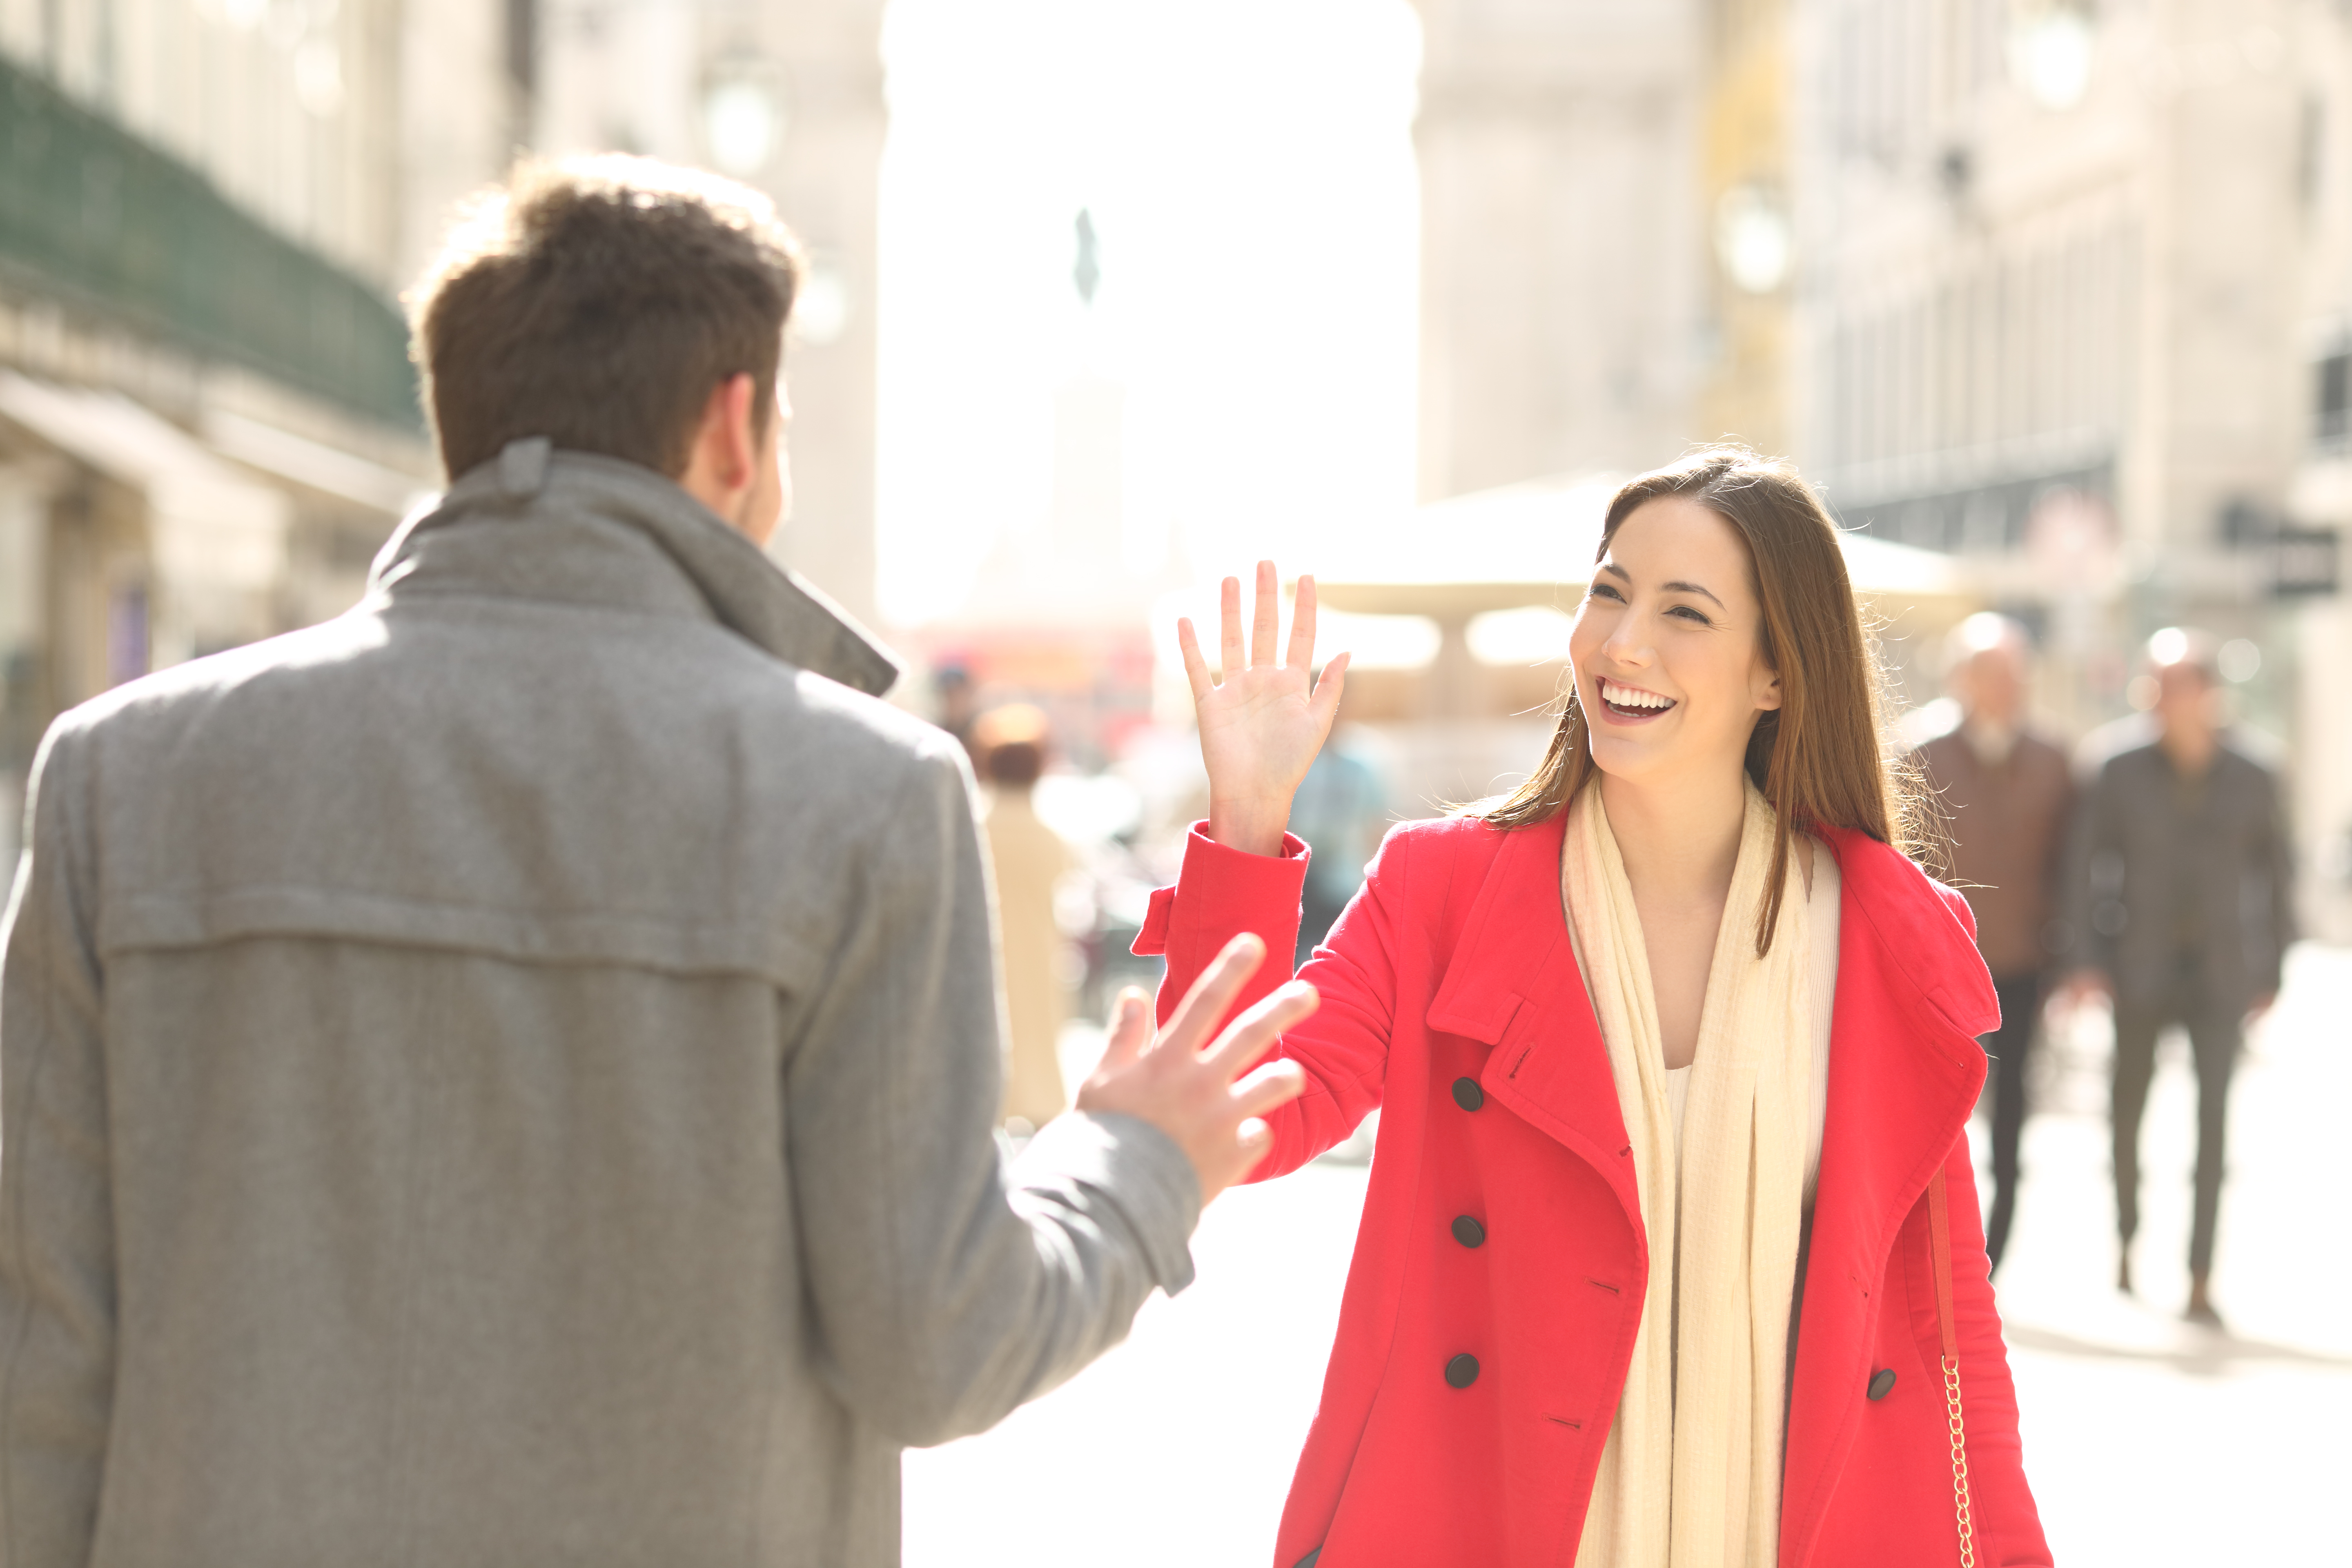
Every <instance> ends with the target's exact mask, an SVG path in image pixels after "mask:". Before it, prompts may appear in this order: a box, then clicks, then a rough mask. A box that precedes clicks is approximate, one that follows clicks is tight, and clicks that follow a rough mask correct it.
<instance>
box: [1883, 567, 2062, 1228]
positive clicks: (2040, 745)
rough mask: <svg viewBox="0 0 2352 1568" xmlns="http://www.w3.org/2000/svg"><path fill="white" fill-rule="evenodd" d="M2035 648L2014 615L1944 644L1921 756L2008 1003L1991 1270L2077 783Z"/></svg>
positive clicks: (1990, 1220) (1996, 1038)
mask: <svg viewBox="0 0 2352 1568" xmlns="http://www.w3.org/2000/svg"><path fill="white" fill-rule="evenodd" d="M1945 668H1946V680H1947V682H1948V685H1949V687H1950V689H1951V694H1952V697H1953V699H1954V700H1956V701H1957V702H1958V704H1959V709H1960V721H1959V723H1958V725H1957V726H1956V727H1955V728H1954V729H1952V730H1951V731H1949V732H1948V733H1946V734H1943V735H1939V736H1937V737H1936V738H1935V739H1934V740H1931V741H1929V742H1927V743H1926V744H1925V745H1923V746H1921V747H1920V748H1919V751H1918V753H1917V755H1918V760H1919V763H1920V764H1921V767H1922V768H1923V769H1924V771H1925V772H1926V773H1927V781H1928V784H1929V785H1930V786H1931V787H1932V788H1933V789H1934V790H1935V791H1936V794H1937V801H1938V803H1939V805H1941V807H1942V809H1943V811H1944V813H1945V814H1946V820H1947V824H1948V830H1949V834H1950V837H1951V870H1952V876H1953V879H1954V880H1955V881H1956V882H1957V883H1958V886H1959V889H1960V891H1961V893H1962V894H1963V895H1964V896H1965V897H1966V898H1967V899H1968V900H1969V909H1970V910H1973V911H1974V912H1975V914H1976V918H1977V945H1978V947H1979V950H1980V951H1981V952H1983V954H1984V961H1985V967H1986V968H1988V969H1990V970H1991V971H1992V976H1993V989H1994V992H1995V993H1996V994H1998V995H1999V997H2000V1028H1999V1029H1997V1030H1995V1031H1994V1032H1993V1033H1991V1034H1990V1035H1987V1036H1985V1037H1983V1038H1982V1040H1981V1041H1980V1042H1979V1043H1980V1044H1981V1045H1982V1046H1983V1047H1984V1048H1985V1054H1986V1055H1987V1056H1988V1057H1990V1058H1992V1061H1991V1078H1990V1084H1991V1089H1992V1093H1991V1097H1990V1098H1991V1101H1992V1106H1991V1109H1992V1169H1993V1202H1992V1212H1991V1214H1990V1215H1988V1216H1987V1218H1986V1221H1985V1253H1986V1255H1987V1256H1988V1257H1989V1258H1991V1260H1992V1265H1993V1267H1994V1268H2000V1258H2001V1251H2002V1249H2003V1248H2004V1247H2006V1246H2007V1245H2008V1242H2009V1229H2010V1222H2011V1219H2012V1218H2013V1217H2014V1216H2015V1215H2016V1212H2017V1177H2018V1155H2017V1150H2018V1140H2019V1136H2020V1134H2021V1131H2023V1129H2024V1125H2025V1064H2026V1059H2027V1058H2028V1057H2029V1056H2030V1055H2031V1054H2032V1049H2033V1042H2034V1039H2035V1036H2036V1032H2037V1027H2038V1025H2039V1023H2040V1019H2041V1015H2042V994H2043V987H2044V984H2045V982H2046V981H2047V979H2048V976H2049V972H2050V966H2051V963H2052V955H2053V944H2054V938H2055V932H2054V931H2053V920H2054V918H2055V916H2056V914H2057V910H2058V891H2059V876H2060V870H2061V867H2062V865H2063V858H2064V847H2065V837H2066V824H2067V821H2068V818H2069V817H2070V816H2072V815H2073V812H2074V782H2073V775H2072V773H2071V772H2070V771H2069V769H2068V767H2067V764H2066V754H2065V752H2063V751H2062V750H2061V749H2060V748H2059V747H2058V746H2057V745H2056V744H2055V743H2053V742H2052V741H2050V740H2049V739H2048V738H2046V737H2045V736H2042V735H2040V734H2037V733H2035V732H2034V731H2033V730H2032V726H2031V724H2030V722H2029V719H2028V715H2027V711H2026V709H2027V692H2028V687H2029V683H2030V680H2031V678H2032V639H2031V638H2030V637H2028V635H2027V633H2026V630H2025V628H2024V627H2023V626H2020V625H2019V624H2018V623H2017V622H2016V621H2013V620H2011V619H2010V618H2009V617H2008V616H2000V615H1994V614H1991V613H1990V612H1987V613H1985V614H1982V615H1975V616H1969V618H1968V619H1967V620H1965V621H1962V622H1961V623H1960V624H1959V626H1957V627H1956V628H1954V629H1953V632H1952V634H1951V637H1949V639H1948V641H1947V643H1946V646H1945Z"/></svg>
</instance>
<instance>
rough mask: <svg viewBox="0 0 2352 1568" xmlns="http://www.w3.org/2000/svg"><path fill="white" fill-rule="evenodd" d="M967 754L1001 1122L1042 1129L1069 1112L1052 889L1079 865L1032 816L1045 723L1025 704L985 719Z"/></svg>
mask: <svg viewBox="0 0 2352 1568" xmlns="http://www.w3.org/2000/svg"><path fill="white" fill-rule="evenodd" d="M971 733H972V749H973V751H974V752H975V753H976V754H977V755H978V756H979V758H980V763H981V771H982V775H983V776H984V777H985V778H986V780H987V782H988V786H989V788H988V808H987V816H986V817H985V819H984V820H985V825H986V827H987V837H988V861H989V867H990V868H991V869H992V871H993V872H994V873H995V883H996V911H997V916H996V918H997V941H998V942H999V944H1000V946H1001V948H1002V950H1003V954H1004V1016H1005V1022H1006V1026H1007V1027H1006V1037H1007V1040H1008V1041H1009V1054H1008V1057H1007V1072H1006V1074H1005V1086H1004V1114H1005V1115H1006V1116H1007V1117H1008V1118H1013V1117H1017V1118H1019V1119H1020V1120H1021V1121H1025V1122H1027V1123H1028V1124H1029V1126H1030V1127H1031V1128H1032V1129H1035V1128H1040V1127H1043V1126H1045V1123H1047V1122H1048V1121H1053V1120H1054V1118H1055V1117H1056V1116H1059V1115H1061V1114H1062V1112H1063V1111H1065V1110H1068V1109H1069V1104H1070V1098H1069V1090H1068V1089H1066V1087H1065V1086H1064V1085H1063V1082H1062V1062H1061V1057H1060V1054H1059V1049H1060V1042H1061V1037H1062V1024H1063V1022H1064V1020H1065V1019H1066V1018H1067V1017H1068V1016H1069V1007H1068V987H1067V986H1066V985H1065V984H1063V979H1062V949H1063V940H1062V931H1061V927H1060V925H1059V924H1058V923H1056V921H1055V918H1054V889H1055V884H1057V883H1058V882H1060V881H1061V879H1063V878H1064V877H1065V876H1067V875H1068V874H1069V873H1070V872H1072V871H1074V870H1076V869H1077V864H1078V862H1077V857H1076V856H1075V855H1073V854H1072V853H1071V852H1070V847H1069V845H1068V844H1067V843H1066V842H1065V841H1064V839H1063V837H1062V836H1061V835H1060V834H1058V833H1056V832H1055V831H1054V829H1053V828H1052V827H1051V826H1047V825H1046V823H1045V819H1044V818H1043V817H1041V816H1038V815H1037V801H1036V789H1037V780H1038V777H1039V776H1040V775H1041V774H1042V773H1044V772H1045V747H1046V742H1047V738H1048V736H1047V729H1046V723H1045V714H1043V713H1042V712H1040V711H1038V710H1036V709H1034V708H1033V707H1031V706H1029V705H1028V704H1027V703H1025V702H1020V703H1013V704H1010V705H1008V706H1006V707H1003V708H996V709H992V710H990V711H988V712H986V713H984V714H982V715H981V717H980V719H979V721H977V722H976V723H974V724H973V725H972V727H971Z"/></svg>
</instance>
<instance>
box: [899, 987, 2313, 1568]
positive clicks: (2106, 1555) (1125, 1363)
mask: <svg viewBox="0 0 2352 1568" xmlns="http://www.w3.org/2000/svg"><path fill="white" fill-rule="evenodd" d="M2036 1076H2037V1079H2038V1080H2039V1083H2038V1087H2039V1089H2040V1091H2041V1092H2040V1098H2039V1100H2038V1104H2039V1106H2040V1107H2041V1110H2040V1113H2039V1114H2037V1115H2036V1116H2035V1118H2034V1120H2033V1121H2032V1122H2030V1123H2029V1124H2028V1127H2027V1131H2026V1145H2025V1156H2024V1157H2025V1163H2026V1178H2025V1185H2024V1187H2023V1189H2022V1190H2021V1194H2020V1199H2019V1205H2018V1217H2017V1224H2016V1229H2015V1231H2014V1233H2013V1235H2012V1237H2011V1244H2010V1245H2011V1255H2010V1259H2009V1263H2008V1266H2007V1267H2006V1268H2004V1270H2003V1273H2002V1277H2001V1280H2000V1300H2001V1307H2002V1311H2003V1313H2004V1315H2005V1317H2006V1318H2007V1319H2008V1321H2009V1324H2010V1339H2011V1347H2012V1355H2013V1361H2014V1365H2015V1367H2016V1373H2017V1378H2018V1383H2019V1394H2020V1398H2021V1401H2022V1404H2023V1409H2024V1440H2025V1454H2026V1465H2027V1469H2028V1473H2029V1474H2030V1475H2031V1477H2032V1480H2033V1485H2034V1489H2035V1491H2036V1493H2037V1494H2038V1495H2039V1497H2040V1498H2041V1500H2042V1510H2043V1517H2044V1521H2045V1523H2046V1525H2047V1527H2048V1530H2049V1533H2050V1538H2051V1544H2052V1547H2053V1552H2054V1553H2055V1556H2056V1560H2057V1561H2058V1563H2062V1564H2063V1565H2064V1568H2169V1565H2172V1564H2181V1565H2188V1564H2199V1565H2203V1564H2211V1563H2260V1564H2264V1565H2266V1568H2268V1565H2277V1568H2286V1565H2301V1564H2329V1565H2346V1568H2352V1529H2347V1526H2346V1525H2345V1524H2344V1523H2343V1521H2342V1518H2341V1512H2342V1500H2343V1499H2344V1498H2345V1496H2346V1494H2347V1491H2352V1479H2347V1478H2352V1417H2347V1415H2346V1411H2347V1408H2352V1247H2347V1245H2346V1244H2347V1241H2352V1220H2347V1216H2346V1195H2345V1194H2346V1186H2347V1184H2346V1182H2345V1181H2344V1179H2343V1177H2342V1175H2341V1173H2340V1172H2341V1165H2342V1162H2343V1160H2344V1159H2345V1157H2346V1155H2347V1152H2352V952H2326V951H2321V950H2316V949H2309V948H2306V949H2304V950H2301V951H2299V952H2297V953H2296V955H2295V962H2294V967H2293V969H2292V971H2291V973H2290V977H2289V981H2288V986H2287V993H2286V995H2285V996H2284V998H2283V1000H2282V1002H2281V1004H2280V1006H2279V1010H2278V1012H2277V1014H2276V1015H2275V1016H2273V1019H2272V1020H2271V1021H2270V1022H2269V1023H2267V1024H2266V1025H2265V1026H2263V1029H2262V1031H2261V1032H2260V1033H2258V1034H2257V1036H2256V1037H2255V1038H2254V1040H2253V1041H2252V1045H2251V1047H2250V1049H2249V1053H2248V1058H2247V1060H2246V1061H2245V1063H2244V1064H2243V1066H2242V1069H2241V1071H2240V1074H2239V1077H2238V1081H2237V1088H2236V1091H2235V1094H2234V1096H2233V1099H2232V1104H2231V1123H2232V1125H2231V1138H2232V1144H2231V1149H2232V1153H2231V1181H2230V1185H2229V1187H2228V1189H2227V1193H2226V1196H2225V1200H2224V1205H2223V1210H2222V1217H2221V1250H2220V1256H2219V1258H2218V1259H2217V1262H2216V1274H2215V1299H2216V1301H2217V1303H2218V1304H2219V1306H2220V1307H2221V1310H2222V1312H2223V1313H2224V1314H2225V1315H2226V1316H2227V1317H2228V1319H2229V1321H2230V1325H2231V1331H2230V1332H2229V1333H2226V1334H2215V1333H2210V1332H2208V1331H2202V1330H2198V1329H2194V1328H2191V1327H2190V1326H2189V1325H2187V1324H2185V1323H2182V1322H2181V1321H2179V1308H2180V1305H2181V1304H2182V1302H2183V1301H2185V1300H2186V1299H2187V1294H2188V1276H2187V1267H2186V1255H2187V1250H2188V1226H2189V1165H2190V1162H2191V1159H2192V1156H2193V1153H2194V1146H2195V1128H2194V1123H2195V1114H2194V1113H2195V1101H2196V1091H2195V1088H2194V1084H2193V1081H2192V1080H2191V1079H2190V1078H2189V1071H2188V1067H2187V1062H2186V1050H2185V1047H2182V1046H2181V1045H2179V1044H2178V1043H2175V1044H2172V1045H2168V1047H2166V1049H2165V1051H2164V1053H2163V1059H2162V1064H2161V1067H2160V1069H2159V1074H2158V1080H2157V1086H2156V1089H2155V1092H2154V1094H2153V1096H2152V1097H2151V1100H2150V1103H2149V1107H2148V1113H2147V1125H2146V1134H2145V1136H2146V1139H2147V1146H2146V1150H2145V1152H2144V1154H2143V1160H2142V1163H2143V1167H2144V1172H2145V1174H2144V1178H2143V1179H2144V1181H2145V1182H2146V1184H2147V1191H2146V1194H2145V1196H2144V1200H2143V1205H2142V1208H2143V1219H2142V1222H2141V1226H2142V1228H2141V1233H2140V1237H2139V1241H2138V1244H2137V1249H2136V1253H2135V1259H2134V1261H2135V1272H2136V1274H2137V1279H2138V1282H2139V1285H2140V1292H2141V1293H2140V1298H2139V1300H2127V1299H2125V1298H2122V1297H2119V1296H2117V1295H2116V1292H2115V1289H2114V1279H2115V1243H2114V1240H2113V1224H2114V1222H2113V1214H2114V1208H2113V1198H2112V1195H2111V1192H2110V1189H2109V1185H2108V1179H2107V1151H2106V1116H2105V1039H2104V1036H2103V1034H2102V1032H2101V1030H2100V1028H2099V1026H2098V1022H2097V1020H2096V1019H2085V1020H2084V1021H2083V1023H2082V1025H2081V1026H2080V1027H2079V1029H2078V1030H2076V1031H2075V1032H2074V1033H2073V1034H2072V1035H2070V1036H2069V1037H2066V1038H2063V1039H2059V1040H2055V1041H2053V1043H2052V1046H2051V1048H2050V1050H2049V1052H2048V1055H2047V1058H2046V1059H2045V1061H2044V1063H2043V1064H2042V1071H2040V1072H2038V1073H2037V1075H2036ZM1363 1190H1364V1175H1363V1173H1362V1172H1361V1171H1360V1170H1358V1169H1349V1168H1347V1167H1337V1166H1329V1165H1318V1166H1312V1167H1309V1168H1308V1169H1307V1170H1306V1171H1303V1172H1300V1173H1297V1174H1296V1175H1294V1176H1291V1177H1288V1178H1286V1179H1285V1180H1283V1181H1280V1182H1276V1183H1273V1184H1268V1185H1267V1186H1265V1187H1259V1188H1245V1189H1242V1190H1239V1191H1236V1192H1234V1193H1231V1194H1227V1195H1226V1196H1225V1197H1223V1198H1222V1199H1220V1200H1219V1201H1218V1202H1217V1203H1216V1204H1215V1205H1213V1207H1212V1208H1211V1209H1210V1211H1209V1213H1208V1215H1207V1216H1206V1217H1205V1218H1204V1220H1203V1221H1202V1227H1201V1232H1200V1235H1199V1237H1197V1239H1196V1241H1195V1244H1194V1255H1195V1257H1196V1258H1197V1259H1198V1261H1199V1265H1200V1279H1199V1281H1198V1283H1196V1284H1195V1285H1194V1286H1193V1288H1192V1289H1191V1290H1189V1291H1187V1292H1186V1293H1185V1294H1184V1295H1183V1296H1182V1297H1181V1298H1180V1299H1179V1300H1173V1301H1171V1300H1165V1299H1157V1298H1156V1299H1154V1300H1153V1301H1152V1302H1151V1304H1150V1306H1148V1307H1147V1308H1146V1309H1145V1310H1144V1311H1143V1314H1142V1316H1141V1317H1140V1318H1139V1321H1138V1322H1137V1325H1136V1331H1135V1334H1134V1336H1133V1338H1132V1339H1131V1340H1130V1341H1129V1343H1128V1344H1126V1345H1125V1346H1123V1347H1121V1348H1120V1349H1118V1350H1117V1351H1114V1352H1112V1353H1111V1354H1110V1355H1108V1356H1107V1357H1106V1358H1104V1360H1103V1361H1101V1362H1100V1363H1097V1364H1096V1365H1095V1366H1094V1367H1092V1368H1089V1369H1088V1370H1087V1372H1085V1373H1081V1374H1080V1375H1079V1376H1078V1377H1077V1378H1076V1379H1075V1380H1073V1381H1072V1382H1071V1383H1070V1384H1069V1385H1068V1386H1066V1387H1065V1388H1063V1389H1061V1390H1059V1391H1057V1392H1055V1393H1054V1394H1049V1395H1047V1396H1046V1397H1045V1399H1042V1400H1040V1401H1038V1402H1037V1403H1036V1404H1034V1405H1030V1406H1029V1407H1028V1408H1026V1409H1024V1410H1022V1411H1020V1412H1018V1413H1016V1414H1015V1415H1013V1417H1012V1419H1010V1420H1009V1421H1007V1422H1005V1423H1004V1425H1003V1426H1000V1427H999V1428H998V1429H997V1430H995V1431H994V1432H992V1433H989V1434H987V1435H986V1436H981V1437H976V1438H971V1439H969V1440H966V1441H964V1442H961V1443H955V1444H950V1445H949V1446H947V1447H942V1448H939V1449H935V1450H931V1451H929V1452H922V1453H915V1454H909V1455H908V1457H907V1465H906V1520H907V1531H906V1542H907V1552H906V1561H907V1563H908V1568H991V1565H994V1564H1000V1563H1002V1564H1008V1565H1010V1564H1021V1565H1023V1568H1081V1565H1084V1568H1099V1565H1103V1564H1109V1563H1117V1564H1119V1565H1120V1568H1158V1565H1163V1564H1164V1565H1166V1568H1178V1565H1182V1568H1223V1565H1224V1564H1253V1565H1254V1564H1264V1563H1267V1562H1268V1561H1269V1559H1270V1556H1271V1552H1272V1549H1273V1539H1274V1526H1275V1521H1276V1518H1277V1516H1278V1515H1279V1513H1280V1511H1281V1506H1282V1498H1283V1493H1284V1491H1285V1489H1286V1487H1287V1485H1288V1483H1289V1478H1290V1468H1291V1465H1292V1462H1293V1461H1294V1459H1295V1458H1297V1451H1298V1447H1299V1444H1300V1442H1301V1440H1302V1439H1303V1437H1304V1436H1305V1434H1306V1430H1307V1422H1308V1421H1309V1419H1310V1418H1311V1417H1312V1415H1313V1413H1314V1408H1315V1399H1316V1395H1317V1393H1318V1389H1319V1387H1320V1383H1321V1378H1322V1372H1323V1363H1324V1360H1325V1358H1326V1356H1327V1355H1328V1352H1329V1349H1330V1338H1331V1331H1332V1326H1333V1323H1334V1321H1335V1320H1336V1318H1337V1316H1338V1311H1339V1290H1340V1286H1341V1283H1342V1281H1343V1280H1344V1278H1345V1275H1346V1269H1347V1261H1348V1257H1349V1250H1350V1248H1351V1247H1352V1246H1353V1243H1354V1237H1355V1226H1356V1221H1357V1217H1358V1215H1359V1214H1360V1210H1361V1207H1362V1202H1363Z"/></svg>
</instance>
